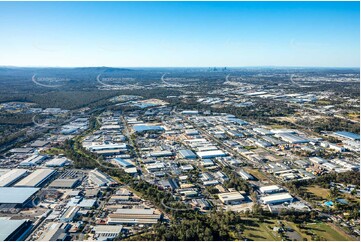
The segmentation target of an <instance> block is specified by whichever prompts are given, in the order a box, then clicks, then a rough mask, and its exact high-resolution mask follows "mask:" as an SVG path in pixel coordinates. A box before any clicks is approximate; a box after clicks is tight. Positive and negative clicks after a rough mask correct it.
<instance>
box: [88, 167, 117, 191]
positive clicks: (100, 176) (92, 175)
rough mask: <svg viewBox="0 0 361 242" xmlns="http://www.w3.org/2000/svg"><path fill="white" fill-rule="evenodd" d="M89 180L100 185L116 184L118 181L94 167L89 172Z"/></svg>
mask: <svg viewBox="0 0 361 242" xmlns="http://www.w3.org/2000/svg"><path fill="white" fill-rule="evenodd" d="M89 180H90V182H91V183H92V184H94V185H95V186H98V187H101V186H109V185H113V184H116V182H115V181H114V180H113V179H112V178H111V177H109V176H108V175H106V174H104V173H103V172H101V171H99V170H98V169H94V170H92V171H90V172H89Z"/></svg>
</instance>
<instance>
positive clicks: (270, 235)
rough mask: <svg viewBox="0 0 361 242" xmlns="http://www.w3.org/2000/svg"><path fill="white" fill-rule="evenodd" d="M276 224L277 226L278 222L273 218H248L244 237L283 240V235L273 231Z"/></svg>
mask: <svg viewBox="0 0 361 242" xmlns="http://www.w3.org/2000/svg"><path fill="white" fill-rule="evenodd" d="M275 226H277V225H276V222H275V221H272V220H267V221H264V222H258V221H256V220H254V219H251V218H247V221H246V229H245V231H244V232H243V237H244V238H247V239H248V240H255V241H265V240H267V241H279V240H281V236H280V235H279V234H278V233H277V232H274V231H273V227H275Z"/></svg>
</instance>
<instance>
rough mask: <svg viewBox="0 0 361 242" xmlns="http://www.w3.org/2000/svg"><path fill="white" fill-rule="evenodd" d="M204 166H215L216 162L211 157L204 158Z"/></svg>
mask: <svg viewBox="0 0 361 242" xmlns="http://www.w3.org/2000/svg"><path fill="white" fill-rule="evenodd" d="M201 163H202V165H203V167H209V166H213V165H214V162H213V161H212V160H211V159H204V160H202V161H201Z"/></svg>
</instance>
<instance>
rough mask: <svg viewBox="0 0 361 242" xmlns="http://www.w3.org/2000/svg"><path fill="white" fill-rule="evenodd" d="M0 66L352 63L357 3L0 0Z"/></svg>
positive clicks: (355, 62)
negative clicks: (40, 0)
mask: <svg viewBox="0 0 361 242" xmlns="http://www.w3.org/2000/svg"><path fill="white" fill-rule="evenodd" d="M0 30H1V35H2V38H0V53H1V55H0V66H62V67H75V66H76V67H81V66H89V67H90V66H113V67H141V66H144V67H207V66H227V67H228V66H233V67H236V66H314V67H319V66H320V67H321V66H322V67H327V66H330V67H359V66H360V56H359V53H360V7H359V2H0Z"/></svg>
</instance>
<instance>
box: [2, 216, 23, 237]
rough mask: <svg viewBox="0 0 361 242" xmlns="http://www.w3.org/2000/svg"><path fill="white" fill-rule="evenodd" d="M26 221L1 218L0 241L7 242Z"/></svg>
mask: <svg viewBox="0 0 361 242" xmlns="http://www.w3.org/2000/svg"><path fill="white" fill-rule="evenodd" d="M25 221H26V220H9V219H5V218H0V241H5V240H6V239H7V238H8V237H9V236H10V235H11V234H12V233H13V232H14V231H15V230H16V229H17V228H19V227H20V226H21V225H22V224H23V223H24V222H25Z"/></svg>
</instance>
